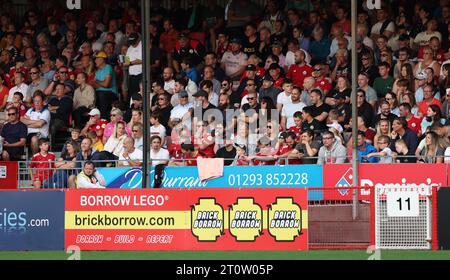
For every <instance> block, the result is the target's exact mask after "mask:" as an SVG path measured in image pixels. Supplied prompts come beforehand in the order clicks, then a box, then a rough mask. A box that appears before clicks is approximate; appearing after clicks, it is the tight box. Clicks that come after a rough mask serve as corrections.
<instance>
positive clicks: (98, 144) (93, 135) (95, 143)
mask: <svg viewBox="0 0 450 280" xmlns="http://www.w3.org/2000/svg"><path fill="white" fill-rule="evenodd" d="M87 137H88V138H89V139H91V141H92V148H93V149H95V150H96V151H97V152H102V151H103V150H104V147H105V146H104V145H103V142H102V139H101V138H100V137H98V136H97V132H95V131H89V132H88V135H87Z"/></svg>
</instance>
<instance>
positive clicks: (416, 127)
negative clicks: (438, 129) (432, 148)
mask: <svg viewBox="0 0 450 280" xmlns="http://www.w3.org/2000/svg"><path fill="white" fill-rule="evenodd" d="M399 109H400V117H404V118H405V119H406V121H407V122H408V128H409V129H411V130H412V131H414V133H416V134H417V136H420V135H421V134H422V131H424V130H422V129H421V121H420V119H419V118H417V117H416V116H414V114H413V113H412V112H411V105H410V104H409V103H406V102H405V103H402V104H400V106H399Z"/></svg>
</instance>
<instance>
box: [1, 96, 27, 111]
mask: <svg viewBox="0 0 450 280" xmlns="http://www.w3.org/2000/svg"><path fill="white" fill-rule="evenodd" d="M10 107H14V108H17V110H18V111H19V116H20V117H23V116H24V115H25V113H26V112H27V108H26V107H25V104H24V103H23V95H22V93H21V92H18V91H17V92H16V93H14V96H13V101H12V102H11V103H8V104H7V105H6V109H9V108H10Z"/></svg>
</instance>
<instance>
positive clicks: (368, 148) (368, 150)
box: [357, 131, 378, 163]
mask: <svg viewBox="0 0 450 280" xmlns="http://www.w3.org/2000/svg"><path fill="white" fill-rule="evenodd" d="M376 151H377V150H376V149H375V147H374V146H372V145H371V144H369V143H368V142H366V133H365V132H364V131H358V149H357V153H358V159H359V162H361V163H376V162H377V161H378V158H376V157H366V155H368V154H372V153H375V152H376Z"/></svg>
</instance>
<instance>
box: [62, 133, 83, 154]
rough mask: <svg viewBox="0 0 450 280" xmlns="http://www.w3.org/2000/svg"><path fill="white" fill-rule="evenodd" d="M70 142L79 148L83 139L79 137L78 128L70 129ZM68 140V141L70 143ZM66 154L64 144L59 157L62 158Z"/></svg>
mask: <svg viewBox="0 0 450 280" xmlns="http://www.w3.org/2000/svg"><path fill="white" fill-rule="evenodd" d="M70 140H72V141H74V142H75V143H77V144H78V147H80V146H81V141H83V137H81V130H80V129H79V128H72V129H71V131H70ZM70 140H69V141H70ZM66 153H67V147H66V144H64V146H63V148H62V151H61V157H62V158H64V157H65V156H66Z"/></svg>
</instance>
